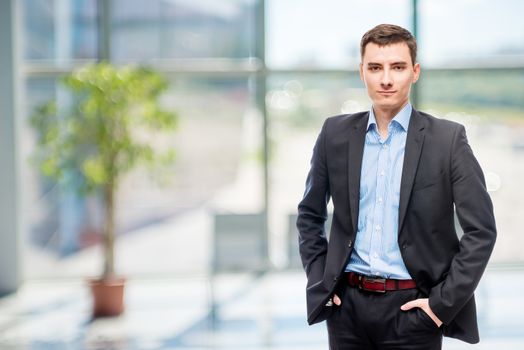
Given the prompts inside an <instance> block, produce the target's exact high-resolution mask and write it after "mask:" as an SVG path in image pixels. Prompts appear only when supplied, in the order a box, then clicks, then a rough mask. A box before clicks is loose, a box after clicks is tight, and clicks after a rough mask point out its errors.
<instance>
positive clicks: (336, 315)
mask: <svg viewBox="0 0 524 350" xmlns="http://www.w3.org/2000/svg"><path fill="white" fill-rule="evenodd" d="M337 295H338V296H339V297H340V299H341V300H342V304H341V305H340V306H336V305H335V304H333V306H332V307H333V308H334V310H333V313H332V314H331V316H330V317H329V318H328V319H327V329H328V338H329V348H330V349H331V350H355V349H362V350H364V349H365V350H368V349H403V350H404V349H405V350H415V349H417V350H433V349H441V348H442V329H441V328H439V327H437V325H436V324H435V322H433V320H432V319H431V318H430V317H429V316H428V315H427V314H426V313H425V312H424V311H423V310H422V309H420V308H413V309H411V310H409V311H402V310H401V309H400V306H401V305H402V304H404V303H406V302H408V301H410V300H414V299H418V298H425V297H427V296H425V295H423V294H422V292H420V291H419V290H418V289H405V290H396V291H388V292H386V293H375V292H366V291H362V290H359V289H357V288H353V287H350V286H348V285H346V284H343V285H342V286H341V287H340V288H338V291H337Z"/></svg>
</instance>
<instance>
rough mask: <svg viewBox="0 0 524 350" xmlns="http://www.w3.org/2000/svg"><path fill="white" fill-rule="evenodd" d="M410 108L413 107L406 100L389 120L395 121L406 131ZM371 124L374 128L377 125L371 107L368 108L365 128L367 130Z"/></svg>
mask: <svg viewBox="0 0 524 350" xmlns="http://www.w3.org/2000/svg"><path fill="white" fill-rule="evenodd" d="M412 110H413V107H412V106H411V103H409V102H408V103H407V104H406V105H405V106H404V107H402V109H401V110H400V111H399V112H398V113H397V115H396V116H395V117H394V118H393V119H392V120H391V122H393V121H395V122H397V123H398V124H399V125H400V126H401V127H402V129H404V131H406V132H407V131H408V126H409V119H410V117H411V111H412ZM371 125H374V127H375V128H376V127H377V120H376V119H375V112H373V107H371V108H370V109H369V118H368V125H367V129H366V130H369V128H370V126H371Z"/></svg>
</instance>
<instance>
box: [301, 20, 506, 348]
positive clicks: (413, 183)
mask: <svg viewBox="0 0 524 350" xmlns="http://www.w3.org/2000/svg"><path fill="white" fill-rule="evenodd" d="M360 51H361V63H360V77H361V79H362V81H363V82H364V84H365V86H366V89H367V92H368V95H369V97H370V99H371V101H372V107H371V108H370V109H369V111H364V112H359V113H354V114H343V115H338V116H334V117H330V118H328V119H327V120H326V121H325V122H324V125H323V126H322V130H321V131H320V134H319V136H318V138H317V141H316V143H315V146H314V148H313V156H312V159H311V168H310V171H309V174H308V176H307V180H306V190H305V193H304V197H303V199H302V201H301V202H300V203H299V205H298V219H297V228H298V231H299V246H300V255H301V258H302V263H303V266H304V269H305V271H306V275H307V287H306V297H307V312H308V323H309V324H313V323H317V322H320V321H323V320H327V330H328V338H329V346H330V349H339V350H345V349H351V350H353V349H424V350H426V349H441V347H442V337H443V336H448V337H453V338H458V339H461V340H463V341H466V342H468V343H477V342H478V341H479V334H478V327H477V318H476V307H475V297H474V291H475V288H476V287H477V285H478V283H479V280H480V278H481V276H482V274H483V272H484V269H485V267H486V265H487V263H488V259H489V257H490V255H491V252H492V250H493V246H494V244H495V238H496V228H495V220H494V216H493V206H492V203H491V200H490V197H489V195H488V193H487V191H486V186H485V181H484V176H483V173H482V170H481V168H480V166H479V164H478V162H477V160H476V159H475V156H474V155H473V152H472V150H471V148H470V146H469V145H468V141H467V138H466V133H465V130H464V127H463V126H462V125H460V124H458V123H455V122H451V121H447V120H443V119H437V118H435V117H433V116H431V115H429V114H426V113H423V112H420V111H417V110H415V109H414V108H413V107H412V106H411V104H410V102H409V93H410V89H411V85H412V84H414V83H415V82H416V81H417V80H418V78H419V75H420V65H419V64H418V63H417V60H416V58H417V44H416V40H415V38H414V37H413V36H412V34H411V33H410V32H409V31H407V30H406V29H404V28H401V27H399V26H395V25H389V24H381V25H378V26H376V27H375V28H373V29H371V30H369V31H368V32H367V33H365V34H364V36H363V37H362V41H361V44H360ZM330 199H331V200H332V201H333V208H334V211H333V218H332V226H331V230H330V233H329V239H327V235H326V232H325V229H324V223H325V221H326V219H327V208H326V206H327V203H328V202H329V200H330ZM455 213H456V215H457V217H458V220H459V222H460V225H461V227H462V230H463V232H464V234H463V236H462V237H461V238H460V239H459V237H458V236H457V233H456V232H455V223H454V215H455Z"/></svg>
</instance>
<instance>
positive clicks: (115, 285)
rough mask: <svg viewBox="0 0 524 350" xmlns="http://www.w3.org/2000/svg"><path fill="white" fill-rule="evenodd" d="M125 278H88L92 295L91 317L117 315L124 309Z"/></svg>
mask: <svg viewBox="0 0 524 350" xmlns="http://www.w3.org/2000/svg"><path fill="white" fill-rule="evenodd" d="M125 281H126V280H125V278H110V279H92V280H89V281H88V283H89V286H90V287H91V294H92V295H93V318H96V317H108V316H118V315H120V314H121V313H122V312H123V311H124V285H125Z"/></svg>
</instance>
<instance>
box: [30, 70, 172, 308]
mask: <svg viewBox="0 0 524 350" xmlns="http://www.w3.org/2000/svg"><path fill="white" fill-rule="evenodd" d="M62 84H63V86H64V87H65V88H66V90H67V91H69V92H70V93H71V99H72V103H71V104H70V105H69V106H57V103H56V102H55V101H54V100H52V101H48V102H46V103H44V104H42V105H40V106H39V107H38V108H37V109H36V112H35V113H34V114H33V115H32V117H31V124H32V126H33V127H34V128H35V130H36V133H37V143H38V144H37V147H36V151H35V154H34V160H35V161H36V163H37V164H38V166H39V168H40V169H41V171H42V173H43V174H44V175H46V176H49V177H50V178H51V179H53V180H54V181H57V182H58V183H59V184H61V185H62V186H64V187H65V188H68V189H74V190H76V191H78V192H79V193H82V194H98V195H99V196H101V198H102V199H103V203H104V212H105V225H104V228H103V249H104V260H105V261H104V269H103V273H102V275H101V276H100V278H97V279H92V280H90V285H91V290H92V292H93V298H94V299H93V316H94V317H98V316H114V315H119V314H120V313H122V311H123V309H124V303H123V293H124V282H125V279H124V278H122V277H120V276H118V275H117V274H116V273H115V257H114V256H115V254H114V252H115V248H114V245H115V205H116V203H115V194H116V191H117V190H118V186H119V184H120V182H121V180H122V178H123V176H124V175H125V174H126V173H127V172H129V171H130V170H131V169H134V168H135V167H136V166H138V165H140V164H142V165H144V164H145V165H150V166H154V165H158V164H164V163H169V162H171V161H172V160H173V159H174V152H173V150H172V149H168V150H167V151H162V152H160V151H158V150H157V149H156V148H155V145H154V142H152V139H151V137H149V139H148V137H147V135H149V136H151V132H158V131H170V130H173V129H174V128H175V126H176V120H177V117H176V114H175V113H173V112H171V111H168V110H166V109H164V108H162V106H161V104H160V102H159V98H160V96H161V94H162V93H163V92H164V91H165V90H166V89H167V86H168V84H167V81H166V80H165V79H164V78H163V77H162V76H161V75H159V74H158V73H156V72H154V71H152V70H150V69H147V68H145V67H139V66H124V67H120V68H118V67H115V66H113V65H111V64H109V63H104V62H102V63H97V64H91V65H88V66H85V67H83V68H81V69H79V70H76V71H74V72H73V73H71V74H69V75H67V76H65V77H64V78H63V80H62ZM148 132H149V133H148Z"/></svg>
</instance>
